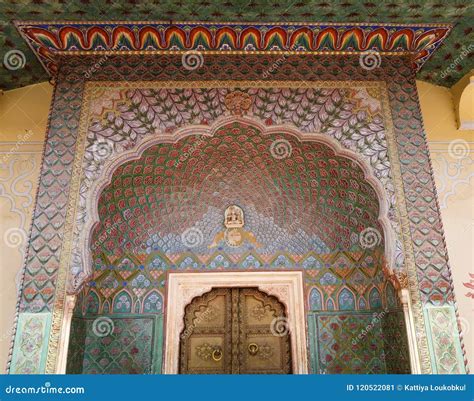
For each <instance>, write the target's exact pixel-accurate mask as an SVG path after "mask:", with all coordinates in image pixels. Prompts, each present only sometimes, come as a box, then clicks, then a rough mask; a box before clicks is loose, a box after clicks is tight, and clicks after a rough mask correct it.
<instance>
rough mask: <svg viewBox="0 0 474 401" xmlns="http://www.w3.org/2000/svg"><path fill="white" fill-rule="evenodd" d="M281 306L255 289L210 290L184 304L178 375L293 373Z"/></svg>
mask: <svg viewBox="0 0 474 401" xmlns="http://www.w3.org/2000/svg"><path fill="white" fill-rule="evenodd" d="M286 322H287V316H286V313H285V309H284V306H283V305H282V303H281V302H280V301H278V299H277V298H276V297H274V296H271V295H267V294H265V293H263V292H262V291H259V290H258V288H239V287H234V288H214V289H212V290H211V291H209V292H208V293H206V294H204V295H202V296H200V297H196V298H194V299H193V300H192V302H191V303H190V304H189V305H187V306H186V312H185V316H184V329H183V331H182V332H181V335H180V358H179V372H180V373H194V374H196V373H213V374H216V373H227V374H254V373H260V374H261V373H265V374H271V373H274V374H286V373H291V345H290V333H289V332H288V325H287V324H286Z"/></svg>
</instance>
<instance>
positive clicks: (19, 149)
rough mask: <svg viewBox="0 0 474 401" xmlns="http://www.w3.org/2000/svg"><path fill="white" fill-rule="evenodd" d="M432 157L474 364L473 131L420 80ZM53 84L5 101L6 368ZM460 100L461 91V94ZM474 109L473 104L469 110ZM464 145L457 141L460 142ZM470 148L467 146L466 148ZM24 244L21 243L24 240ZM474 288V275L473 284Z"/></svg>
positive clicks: (441, 92)
mask: <svg viewBox="0 0 474 401" xmlns="http://www.w3.org/2000/svg"><path fill="white" fill-rule="evenodd" d="M418 91H419V94H420V102H421V109H422V114H423V119H424V123H425V128H426V131H427V135H428V140H429V143H430V149H431V152H432V160H433V168H434V172H435V179H436V184H437V188H438V193H439V201H440V207H441V212H442V218H443V222H444V227H445V232H446V240H447V245H448V252H449V256H450V260H451V268H452V270H453V276H454V277H453V278H454V286H455V289H456V294H457V300H458V306H459V313H460V316H461V322H462V325H463V328H464V336H465V343H466V344H465V345H466V348H467V351H468V358H469V360H471V361H472V360H474V354H473V352H474V346H473V344H472V339H471V338H473V337H474V336H473V332H472V331H471V328H472V327H474V321H473V318H472V310H473V304H472V302H473V300H474V298H471V297H469V296H468V295H467V294H469V293H471V294H472V296H474V289H473V290H470V289H469V288H468V286H466V285H465V283H466V284H468V285H469V281H470V276H469V273H471V274H472V273H473V265H474V263H473V261H474V254H473V249H474V246H473V242H474V241H473V229H474V199H473V194H474V178H473V177H474V153H473V149H474V143H473V140H474V139H473V131H459V130H457V121H456V111H455V106H454V104H453V96H452V92H451V91H450V90H449V89H446V88H442V87H439V86H435V85H431V84H428V83H425V82H418ZM51 95H52V88H51V86H50V85H49V84H48V83H43V84H38V85H32V86H28V87H25V88H21V89H17V90H13V91H8V92H5V93H3V94H2V95H0V164H1V168H0V236H1V238H2V239H3V241H1V242H0V268H1V272H2V280H1V281H0V305H2V307H1V310H0V367H2V369H3V367H4V366H5V364H6V361H7V357H8V349H9V346H10V330H11V326H12V323H13V319H14V315H15V307H16V291H17V283H18V280H19V277H18V274H19V271H20V269H21V265H22V262H21V260H22V258H23V253H24V247H25V240H24V239H25V236H26V235H27V232H28V230H29V226H30V221H31V213H32V208H33V203H34V196H35V193H36V187H37V180H38V175H39V169H40V164H41V152H42V143H43V141H44V136H45V131H46V123H47V117H48V111H49V104H50V101H51ZM455 96H456V93H455ZM468 107H469V105H468ZM453 141H456V142H453ZM466 144H467V145H466ZM17 241H18V242H17ZM471 282H472V284H473V287H474V276H473V279H471Z"/></svg>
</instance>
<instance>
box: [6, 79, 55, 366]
mask: <svg viewBox="0 0 474 401" xmlns="http://www.w3.org/2000/svg"><path fill="white" fill-rule="evenodd" d="M51 95H52V87H51V85H49V84H48V83H44V84H39V85H31V86H28V87H26V88H22V89H17V90H12V91H9V92H4V93H2V94H0V238H1V241H0V272H1V279H0V305H1V307H0V372H2V371H3V370H4V368H5V366H6V362H7V357H8V352H9V348H10V340H11V330H12V326H13V320H14V316H15V310H16V303H17V296H16V293H17V289H18V284H19V282H20V277H19V273H20V270H21V266H22V262H23V256H24V252H25V245H26V244H25V243H26V238H27V236H28V231H29V228H30V222H31V214H32V211H33V206H34V199H35V194H36V187H37V184H38V176H39V171H40V166H41V153H42V149H43V142H44V136H45V132H46V123H47V118H48V112H49V104H50V102H51Z"/></svg>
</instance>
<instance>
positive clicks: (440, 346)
mask: <svg viewBox="0 0 474 401" xmlns="http://www.w3.org/2000/svg"><path fill="white" fill-rule="evenodd" d="M423 313H424V317H425V323H426V334H427V338H428V347H429V349H430V356H431V368H432V370H433V373H437V374H464V373H466V367H465V365H464V359H463V355H462V348H461V340H460V338H459V331H458V324H457V319H456V311H455V309H454V306H452V305H444V306H433V305H426V306H425V307H424V309H423Z"/></svg>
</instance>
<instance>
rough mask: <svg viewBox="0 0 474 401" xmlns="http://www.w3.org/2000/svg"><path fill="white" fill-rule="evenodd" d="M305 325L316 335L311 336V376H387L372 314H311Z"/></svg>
mask: <svg viewBox="0 0 474 401" xmlns="http://www.w3.org/2000/svg"><path fill="white" fill-rule="evenodd" d="M308 325H314V326H313V327H314V330H315V332H316V333H317V334H316V335H315V336H310V348H311V349H310V353H311V360H312V371H313V373H319V374H321V373H325V374H326V373H327V374H336V373H342V374H362V373H365V374H383V373H387V371H386V366H385V352H384V335H383V332H382V325H381V320H380V319H375V318H374V317H373V314H372V313H358V314H355V313H344V312H337V313H332V314H326V313H312V314H310V315H309V316H308ZM360 338H362V339H360Z"/></svg>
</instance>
